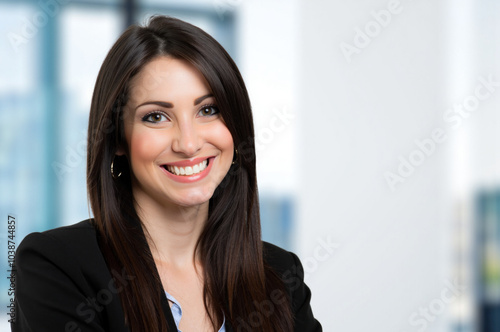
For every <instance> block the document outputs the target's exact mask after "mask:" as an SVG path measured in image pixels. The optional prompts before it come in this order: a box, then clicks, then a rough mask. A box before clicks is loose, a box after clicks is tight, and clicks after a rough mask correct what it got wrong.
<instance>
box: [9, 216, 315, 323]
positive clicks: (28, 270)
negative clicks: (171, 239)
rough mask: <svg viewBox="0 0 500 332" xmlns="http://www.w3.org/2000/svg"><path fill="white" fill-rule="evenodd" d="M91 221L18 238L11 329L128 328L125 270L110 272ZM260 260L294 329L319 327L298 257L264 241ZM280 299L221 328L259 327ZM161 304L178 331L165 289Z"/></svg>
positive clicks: (126, 276)
mask: <svg viewBox="0 0 500 332" xmlns="http://www.w3.org/2000/svg"><path fill="white" fill-rule="evenodd" d="M92 223H93V221H92V219H89V220H85V221H82V222H79V223H77V224H75V225H71V226H66V227H61V228H56V229H53V230H49V231H46V232H43V233H32V234H29V235H28V236H26V238H24V240H23V241H22V242H21V244H20V245H19V248H18V250H17V252H16V259H15V268H16V272H15V273H16V291H15V298H16V306H15V310H16V312H15V314H16V317H15V323H12V324H11V328H12V331H14V332H18V331H19V332H21V331H22V332H28V331H33V332H45V331H47V332H59V331H61V332H63V331H64V332H70V331H71V332H73V331H75V332H76V331H79V332H83V331H85V332H87V331H92V332H97V331H112V332H121V331H129V330H128V328H126V327H125V324H124V315H123V311H122V307H121V303H120V299H119V293H120V289H121V287H123V286H126V285H127V283H128V282H129V280H131V279H130V278H131V277H130V276H128V275H126V274H125V273H124V271H111V272H110V271H109V269H108V266H107V265H106V262H105V260H104V257H103V255H102V253H101V250H100V249H99V245H98V242H97V237H96V230H95V228H94V226H93V224H92ZM264 259H265V261H266V262H267V263H268V264H270V265H271V266H272V267H273V268H274V269H275V271H276V272H277V273H278V274H279V275H281V276H282V277H283V280H284V282H285V285H286V287H287V289H288V292H289V295H290V298H291V301H292V310H293V312H294V315H295V331H300V332H308V331H311V332H313V331H314V332H319V331H322V328H321V325H320V323H319V322H318V321H317V320H316V319H315V318H314V316H313V313H312V310H311V306H310V303H309V302H310V299H311V292H310V290H309V288H308V287H307V286H306V285H305V284H304V281H303V275H304V272H303V269H302V265H301V263H300V261H299V259H298V258H297V256H296V255H295V254H293V253H291V252H287V251H285V250H283V249H281V248H278V247H276V246H274V245H272V244H269V243H266V242H264ZM112 274H113V275H114V276H115V277H116V279H117V282H116V284H115V283H114V282H113V279H112V277H111V275H112ZM279 299H281V300H283V297H281V298H279V297H275V298H274V299H273V298H271V299H270V302H269V303H271V306H269V303H267V305H268V306H264V305H263V307H262V310H261V312H260V313H258V314H260V317H255V319H256V320H255V322H242V321H241V322H238V325H237V326H230V324H229V323H228V322H227V321H226V331H227V332H231V331H259V330H260V329H259V327H258V326H257V323H258V320H259V319H265V314H266V313H267V312H268V310H272V305H279V303H278V304H277V303H276V302H277V301H278V300H279ZM271 300H272V301H271ZM162 306H163V311H164V314H165V317H166V320H167V324H168V328H169V331H177V328H176V326H175V322H174V319H173V317H172V312H171V311H170V307H169V305H168V302H167V298H166V296H165V293H163V295H162ZM252 323H253V324H254V325H255V326H256V327H253V326H252ZM145 332H147V331H145Z"/></svg>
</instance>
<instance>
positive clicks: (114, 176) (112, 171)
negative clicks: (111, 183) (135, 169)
mask: <svg viewBox="0 0 500 332" xmlns="http://www.w3.org/2000/svg"><path fill="white" fill-rule="evenodd" d="M115 157H116V156H115ZM115 157H113V160H112V161H111V176H112V177H113V179H115V180H116V179H118V178H119V177H120V176H121V175H122V172H120V173H118V175H116V174H115V172H114V170H113V167H114V163H115Z"/></svg>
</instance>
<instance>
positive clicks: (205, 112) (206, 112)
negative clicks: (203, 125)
mask: <svg viewBox="0 0 500 332" xmlns="http://www.w3.org/2000/svg"><path fill="white" fill-rule="evenodd" d="M218 113H219V109H218V108H217V106H215V105H205V106H203V107H202V108H201V109H200V111H199V112H198V114H199V115H200V116H212V115H216V114H218Z"/></svg>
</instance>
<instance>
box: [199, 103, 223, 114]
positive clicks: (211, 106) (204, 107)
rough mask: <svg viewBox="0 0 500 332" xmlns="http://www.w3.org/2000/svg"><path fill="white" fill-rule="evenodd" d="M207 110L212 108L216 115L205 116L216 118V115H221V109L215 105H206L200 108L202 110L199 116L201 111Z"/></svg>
mask: <svg viewBox="0 0 500 332" xmlns="http://www.w3.org/2000/svg"><path fill="white" fill-rule="evenodd" d="M207 108H212V109H213V110H214V113H213V114H208V115H205V116H214V115H216V114H219V108H218V107H217V105H215V104H206V105H203V106H202V107H200V110H199V111H198V114H199V113H200V112H201V111H203V110H204V109H207Z"/></svg>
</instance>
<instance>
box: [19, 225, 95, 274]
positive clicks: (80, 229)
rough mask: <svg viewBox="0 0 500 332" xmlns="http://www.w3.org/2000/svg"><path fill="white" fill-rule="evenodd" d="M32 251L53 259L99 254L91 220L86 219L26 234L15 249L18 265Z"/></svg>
mask: <svg viewBox="0 0 500 332" xmlns="http://www.w3.org/2000/svg"><path fill="white" fill-rule="evenodd" d="M33 251H35V252H37V253H38V254H39V255H44V256H45V255H47V256H50V257H52V259H55V260H58V258H60V259H64V258H67V259H69V260H75V259H77V260H78V258H79V257H82V258H86V259H85V260H88V258H89V257H91V256H96V255H100V249H99V245H98V242H97V234H96V230H95V228H94V226H93V220H92V219H87V220H84V221H81V222H79V223H76V224H74V225H70V226H64V227H59V228H55V229H51V230H47V231H44V232H36V233H31V234H28V235H27V236H26V237H25V238H24V239H23V240H22V242H21V243H20V244H19V248H18V250H17V257H16V262H17V263H18V265H22V263H23V258H24V257H25V256H26V255H28V254H29V253H32V252H33Z"/></svg>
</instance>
